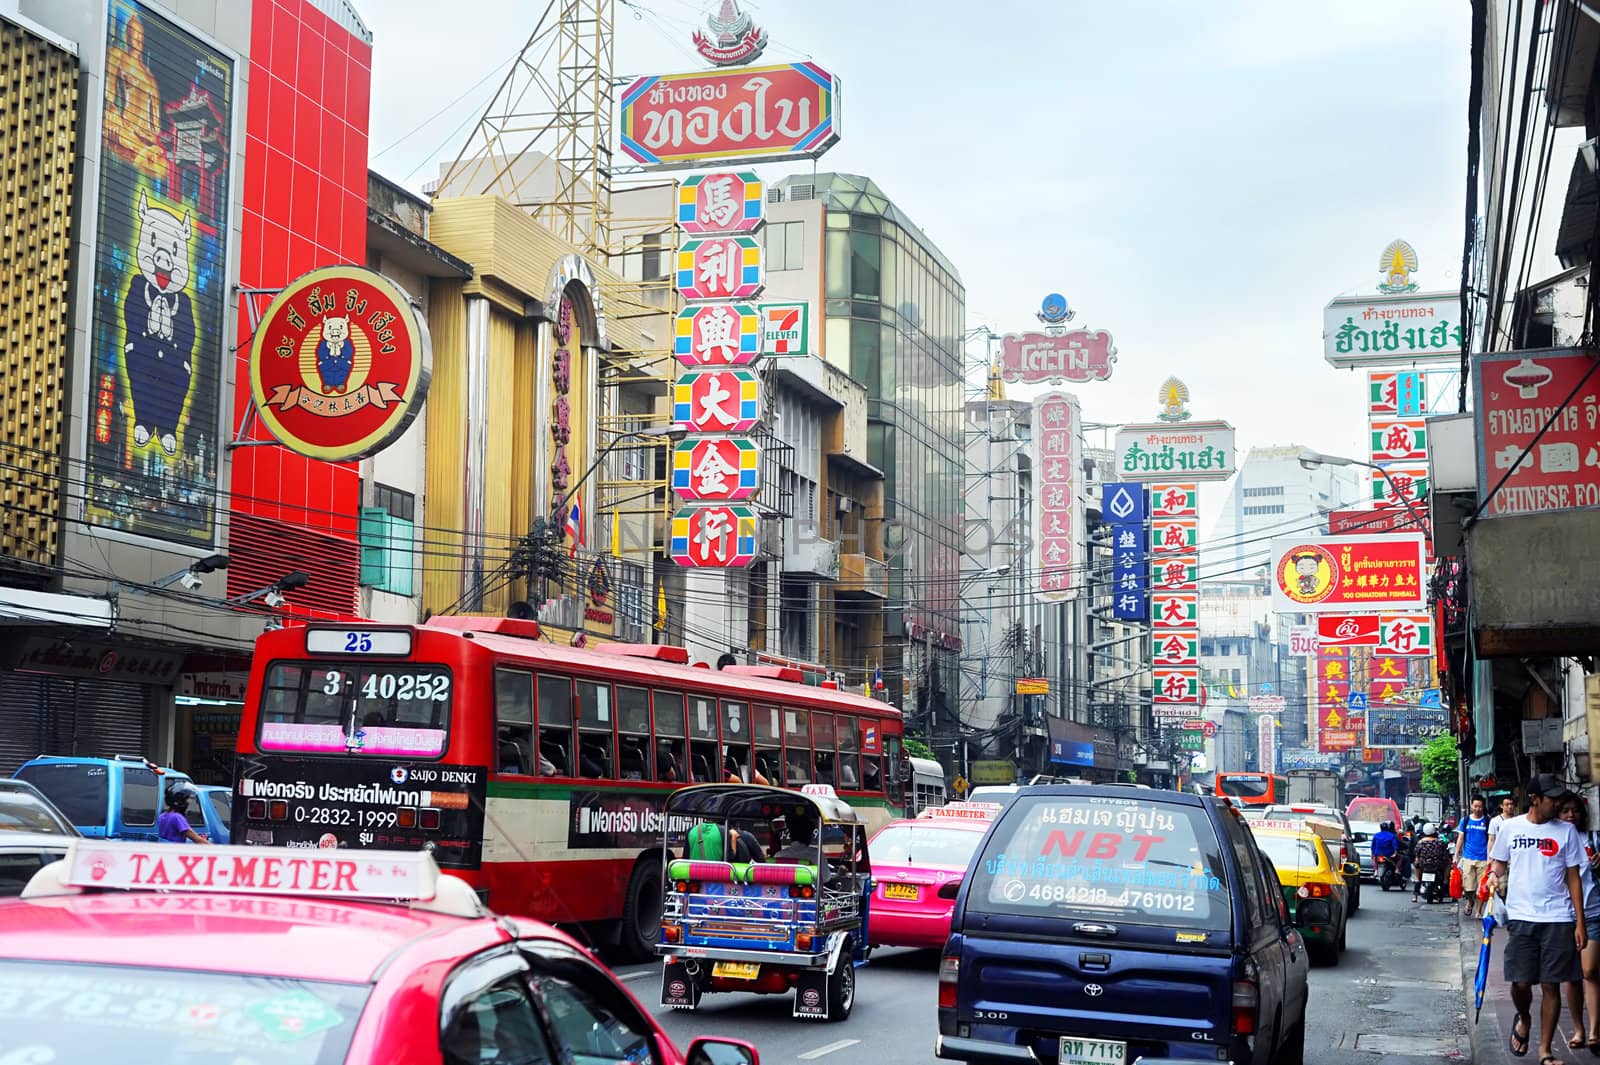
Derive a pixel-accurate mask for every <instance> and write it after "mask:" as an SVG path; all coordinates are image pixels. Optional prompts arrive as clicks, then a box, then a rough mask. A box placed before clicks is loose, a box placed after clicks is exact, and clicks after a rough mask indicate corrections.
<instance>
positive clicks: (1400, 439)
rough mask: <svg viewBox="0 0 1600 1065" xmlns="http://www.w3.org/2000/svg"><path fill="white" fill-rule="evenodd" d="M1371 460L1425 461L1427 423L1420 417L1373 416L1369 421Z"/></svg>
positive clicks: (1426, 454)
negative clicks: (1393, 418) (1392, 417)
mask: <svg viewBox="0 0 1600 1065" xmlns="http://www.w3.org/2000/svg"><path fill="white" fill-rule="evenodd" d="M1369 426H1370V430H1371V436H1372V461H1373V462H1407V463H1412V464H1415V463H1417V462H1426V461H1427V458H1428V423H1427V422H1426V421H1424V420H1423V419H1421V418H1406V419H1396V420H1391V419H1387V418H1373V419H1372V420H1371V422H1370V423H1369Z"/></svg>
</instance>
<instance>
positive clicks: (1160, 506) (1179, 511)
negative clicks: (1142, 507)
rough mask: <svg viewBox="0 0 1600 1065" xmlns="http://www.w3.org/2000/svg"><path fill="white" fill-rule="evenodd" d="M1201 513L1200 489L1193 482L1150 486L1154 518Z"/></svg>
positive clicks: (1184, 516) (1185, 516)
mask: <svg viewBox="0 0 1600 1065" xmlns="http://www.w3.org/2000/svg"><path fill="white" fill-rule="evenodd" d="M1199 514H1200V490H1199V489H1198V488H1196V487H1195V486H1194V485H1192V484H1153V485H1151V486H1150V516H1151V517H1153V518H1194V517H1198V516H1199Z"/></svg>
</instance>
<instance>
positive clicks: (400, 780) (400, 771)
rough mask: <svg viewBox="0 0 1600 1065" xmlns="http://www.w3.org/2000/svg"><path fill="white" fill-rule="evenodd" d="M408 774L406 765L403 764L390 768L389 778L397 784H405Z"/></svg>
mask: <svg viewBox="0 0 1600 1065" xmlns="http://www.w3.org/2000/svg"><path fill="white" fill-rule="evenodd" d="M406 776H407V774H406V767H405V766H403V765H397V766H395V767H394V768H393V769H391V770H389V780H390V781H391V782H393V783H395V784H404V783H405V782H406Z"/></svg>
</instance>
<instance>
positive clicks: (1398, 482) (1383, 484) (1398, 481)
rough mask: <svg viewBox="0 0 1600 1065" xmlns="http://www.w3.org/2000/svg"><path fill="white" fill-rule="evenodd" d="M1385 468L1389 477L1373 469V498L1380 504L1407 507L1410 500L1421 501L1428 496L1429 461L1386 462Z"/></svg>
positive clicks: (1413, 501) (1382, 505) (1412, 501)
mask: <svg viewBox="0 0 1600 1065" xmlns="http://www.w3.org/2000/svg"><path fill="white" fill-rule="evenodd" d="M1383 469H1384V473H1387V474H1388V476H1387V477H1385V476H1384V474H1383V473H1380V472H1378V471H1377V470H1373V471H1372V500H1373V502H1374V503H1376V504H1377V505H1378V506H1380V507H1405V506H1406V504H1407V503H1408V502H1410V503H1420V502H1421V500H1422V499H1424V498H1425V497H1426V496H1427V494H1428V466H1427V463H1423V464H1421V465H1412V464H1410V463H1405V462H1394V463H1388V464H1385V465H1384V468H1383ZM1417 509H1418V510H1421V509H1422V508H1421V507H1420V506H1419V507H1418V508H1417Z"/></svg>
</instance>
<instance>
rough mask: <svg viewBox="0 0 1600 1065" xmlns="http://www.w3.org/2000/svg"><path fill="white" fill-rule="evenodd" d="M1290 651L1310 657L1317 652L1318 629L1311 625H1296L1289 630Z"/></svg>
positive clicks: (1302, 656)
mask: <svg viewBox="0 0 1600 1065" xmlns="http://www.w3.org/2000/svg"><path fill="white" fill-rule="evenodd" d="M1289 653H1290V654H1291V655H1293V656H1294V657H1296V658H1310V657H1311V656H1312V655H1315V654H1316V653H1317V630H1316V629H1315V628H1314V627H1313V626H1311V625H1296V626H1294V627H1293V628H1291V629H1290V630H1289Z"/></svg>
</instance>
